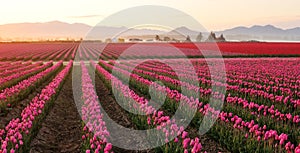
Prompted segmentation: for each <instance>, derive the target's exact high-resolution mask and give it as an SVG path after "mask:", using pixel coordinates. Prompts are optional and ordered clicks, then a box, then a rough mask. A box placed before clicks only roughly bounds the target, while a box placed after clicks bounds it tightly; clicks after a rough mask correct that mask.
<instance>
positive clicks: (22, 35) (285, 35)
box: [0, 21, 300, 41]
mask: <svg viewBox="0 0 300 153" xmlns="http://www.w3.org/2000/svg"><path fill="white" fill-rule="evenodd" d="M199 32H200V31H197V30H191V29H189V28H187V27H185V26H182V27H178V28H176V29H173V30H170V31H162V30H153V29H134V28H133V29H132V28H131V29H129V28H127V27H108V26H96V27H92V26H89V25H86V24H82V23H73V24H69V23H65V22H60V21H52V22H45V23H15V24H4V25H0V41H12V40H14V41H18V40H19V41H21V40H22V41H23V40H62V39H63V40H66V39H76V40H77V39H80V38H84V39H91V40H93V39H101V40H105V39H107V38H114V37H123V38H126V39H127V38H137V37H138V38H142V39H151V38H152V39H154V38H155V35H159V36H160V37H161V38H163V37H170V38H175V39H178V40H184V39H185V38H186V36H187V35H189V36H190V37H191V39H192V40H194V39H195V38H196V37H197V35H198V34H199ZM215 33H216V35H217V36H219V35H220V34H223V35H224V36H225V38H226V39H227V40H229V41H250V40H258V41H300V27H296V28H292V29H281V28H278V27H275V26H273V25H265V26H260V25H254V26H251V27H243V26H240V27H234V28H232V29H226V30H223V31H215ZM202 35H203V37H204V39H206V38H207V37H208V35H209V32H202ZM86 36H87V37H86Z"/></svg>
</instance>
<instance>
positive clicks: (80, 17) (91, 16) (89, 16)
mask: <svg viewBox="0 0 300 153" xmlns="http://www.w3.org/2000/svg"><path fill="white" fill-rule="evenodd" d="M98 17H104V16H103V15H99V14H93V15H81V16H69V17H68V18H76V19H83V18H98Z"/></svg>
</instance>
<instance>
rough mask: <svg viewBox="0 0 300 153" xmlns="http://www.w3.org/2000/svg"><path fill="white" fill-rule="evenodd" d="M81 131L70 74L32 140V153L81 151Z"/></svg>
mask: <svg viewBox="0 0 300 153" xmlns="http://www.w3.org/2000/svg"><path fill="white" fill-rule="evenodd" d="M81 132H82V126H81V117H80V115H79V113H78V112H77V108H76V104H75V101H74V98H73V91H72V76H71V75H69V76H68V78H67V79H66V82H65V84H64V85H63V87H62V89H61V91H60V93H59V95H58V97H57V99H56V101H55V102H54V105H53V108H52V109H51V110H50V112H49V114H48V115H47V117H46V119H45V120H44V122H43V123H42V127H41V129H40V130H39V132H38V134H37V136H36V137H35V138H34V139H33V140H32V142H31V145H30V153H36V152H41V153H42V152H43V153H58V152H61V153H79V152H81V144H82V141H81V135H82V133H81Z"/></svg>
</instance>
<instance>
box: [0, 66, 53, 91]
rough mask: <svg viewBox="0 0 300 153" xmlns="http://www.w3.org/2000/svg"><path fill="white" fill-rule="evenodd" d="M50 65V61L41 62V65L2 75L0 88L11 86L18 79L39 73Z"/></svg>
mask: <svg viewBox="0 0 300 153" xmlns="http://www.w3.org/2000/svg"><path fill="white" fill-rule="evenodd" d="M51 65H52V61H50V62H48V63H46V64H43V65H41V66H38V67H35V68H32V69H29V70H26V71H21V72H18V73H15V74H13V75H10V76H7V77H4V78H0V89H3V88H6V87H9V86H12V85H14V84H16V83H18V82H19V81H21V80H23V79H25V78H28V77H29V76H32V75H34V74H36V73H39V72H41V71H43V70H45V69H46V68H48V67H50V66H51Z"/></svg>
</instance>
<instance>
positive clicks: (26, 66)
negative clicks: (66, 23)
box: [0, 62, 42, 78]
mask: <svg viewBox="0 0 300 153" xmlns="http://www.w3.org/2000/svg"><path fill="white" fill-rule="evenodd" d="M40 65H42V62H38V63H36V64H31V62H25V63H20V64H17V65H11V66H7V67H6V69H5V70H3V71H0V72H1V73H0V76H1V78H3V77H6V76H8V75H11V74H13V73H16V72H19V71H25V70H28V69H31V68H33V67H36V66H40Z"/></svg>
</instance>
